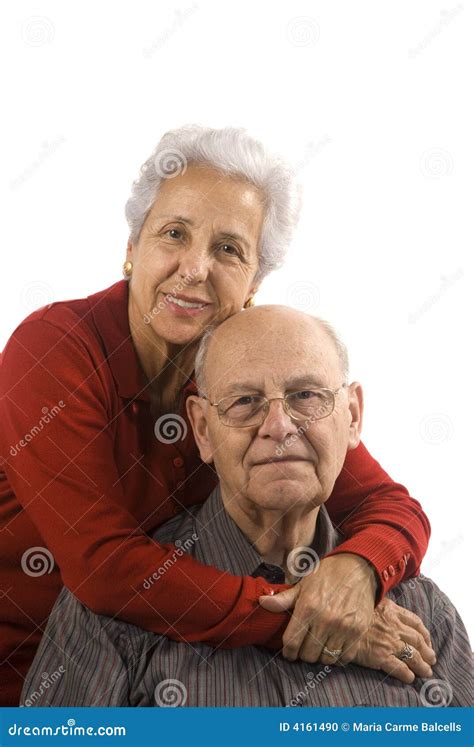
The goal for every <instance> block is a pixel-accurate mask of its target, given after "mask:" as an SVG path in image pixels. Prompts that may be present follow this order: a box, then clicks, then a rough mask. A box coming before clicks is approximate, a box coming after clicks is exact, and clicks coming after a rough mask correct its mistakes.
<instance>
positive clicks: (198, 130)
mask: <svg viewBox="0 0 474 747" xmlns="http://www.w3.org/2000/svg"><path fill="white" fill-rule="evenodd" d="M191 163H195V164H203V165H206V166H210V167H211V168H214V169H216V170H217V171H220V172H222V173H223V174H225V175H226V176H234V177H238V178H242V179H245V180H246V181H248V182H250V184H253V185H254V186H256V187H257V188H258V189H259V190H260V191H261V193H262V195H263V199H264V207H265V218H264V222H263V228H262V236H261V240H260V246H259V269H258V272H257V274H256V277H255V280H257V281H258V282H259V281H260V280H262V278H264V277H265V275H267V274H268V273H269V272H271V271H272V270H276V269H277V268H278V267H280V266H281V265H282V264H283V261H284V258H285V254H286V251H287V249H288V246H289V243H290V240H291V236H292V233H293V229H294V228H295V226H296V224H297V222H298V216H299V210H300V190H299V187H298V185H297V184H296V179H295V172H294V170H293V169H292V168H291V166H290V165H289V164H288V163H287V162H286V161H284V160H283V159H282V158H280V157H279V156H276V155H274V154H271V153H268V152H267V151H266V150H265V149H264V147H263V145H262V144H261V143H260V142H259V141H258V140H255V139H254V138H252V137H250V135H248V134H247V133H246V131H245V130H244V129H240V128H234V127H225V128H222V129H218V130H215V129H211V128H209V127H201V126H199V125H189V126H186V127H180V128H179V129H176V130H170V131H169V132H167V133H166V134H165V135H163V137H162V138H161V140H160V142H159V143H158V145H157V147H156V148H155V151H154V152H153V153H152V155H151V156H150V158H149V159H148V160H147V161H145V163H144V164H143V166H142V167H141V169H140V175H139V177H138V179H136V181H135V182H134V183H133V186H132V193H131V196H130V198H129V199H128V200H127V203H126V205H125V215H126V218H127V221H128V225H129V227H130V240H131V241H132V242H134V243H136V242H137V240H138V238H139V236H140V231H141V229H142V226H143V224H144V222H145V220H146V217H147V215H148V213H149V211H150V209H151V207H152V205H153V203H154V201H155V200H156V197H157V194H158V191H159V188H160V185H161V184H162V182H163V180H164V179H170V178H172V177H174V176H178V175H179V174H182V173H184V172H185V171H186V168H187V167H188V165H189V164H191Z"/></svg>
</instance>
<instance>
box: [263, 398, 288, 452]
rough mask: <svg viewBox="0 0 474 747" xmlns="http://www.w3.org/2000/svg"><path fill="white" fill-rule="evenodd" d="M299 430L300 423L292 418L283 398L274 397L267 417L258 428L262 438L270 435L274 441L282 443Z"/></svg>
mask: <svg viewBox="0 0 474 747" xmlns="http://www.w3.org/2000/svg"><path fill="white" fill-rule="evenodd" d="M297 431H298V424H297V423H296V422H295V421H294V420H293V418H290V416H289V415H288V413H287V412H286V410H285V406H284V402H283V400H282V399H272V401H271V402H270V405H269V408H268V413H267V417H266V418H265V420H264V421H263V423H262V425H261V426H260V428H259V430H258V435H259V436H260V437H261V438H265V437H267V438H268V437H270V438H272V439H273V440H274V441H277V442H278V443H281V442H282V441H284V440H285V438H287V437H288V436H292V435H293V434H294V433H297Z"/></svg>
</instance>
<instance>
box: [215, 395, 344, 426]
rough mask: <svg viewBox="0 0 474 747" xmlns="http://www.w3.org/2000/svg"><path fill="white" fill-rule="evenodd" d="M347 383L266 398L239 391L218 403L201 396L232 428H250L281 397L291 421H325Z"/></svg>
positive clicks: (262, 418) (263, 418) (264, 416)
mask: <svg viewBox="0 0 474 747" xmlns="http://www.w3.org/2000/svg"><path fill="white" fill-rule="evenodd" d="M345 386H346V384H342V385H341V386H340V387H339V388H338V389H334V390H333V389H320V388H318V389H304V390H303V391H301V392H290V393H289V394H285V396H284V397H273V398H272V399H267V398H266V397H264V396H263V395H262V394H238V395H234V396H232V397H224V398H223V399H220V400H219V401H218V402H211V401H210V399H209V398H208V397H206V396H205V395H202V398H203V399H205V400H207V401H208V402H209V404H210V405H211V406H212V407H217V414H218V416H219V420H220V421H221V423H222V424H223V425H226V426H228V427H229V428H250V427H251V426H260V425H262V423H263V422H264V420H265V418H266V417H267V415H268V411H269V409H270V402H273V401H276V400H281V402H283V407H284V409H285V412H286V413H287V415H289V417H290V418H291V419H292V420H309V421H311V422H313V421H315V420H322V419H323V418H327V417H328V416H329V415H331V414H332V412H333V411H334V407H335V404H336V394H338V392H340V391H341V389H343V388H344V387H345Z"/></svg>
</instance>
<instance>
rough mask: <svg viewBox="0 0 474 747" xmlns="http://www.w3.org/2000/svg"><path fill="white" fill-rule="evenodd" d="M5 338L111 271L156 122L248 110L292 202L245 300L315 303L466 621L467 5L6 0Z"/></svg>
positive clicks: (229, 116) (249, 124)
mask: <svg viewBox="0 0 474 747" xmlns="http://www.w3.org/2000/svg"><path fill="white" fill-rule="evenodd" d="M2 15H3V19H2V22H1V26H0V29H1V30H0V35H1V36H0V49H1V50H2V55H4V59H3V61H2V72H3V80H4V82H3V90H4V94H3V103H4V107H3V115H2V124H1V127H2V130H3V137H2V138H1V150H2V164H3V166H2V171H1V189H2V205H3V206H4V207H5V208H6V210H5V213H4V216H3V219H2V229H3V230H2V243H3V251H2V264H1V269H2V273H1V276H2V296H3V303H2V314H1V328H0V349H1V348H2V347H3V346H4V344H5V343H6V341H7V339H8V337H9V335H10V334H11V332H12V331H13V329H14V327H15V326H16V325H17V324H18V323H19V322H20V321H21V320H22V319H23V318H24V317H25V316H27V315H28V314H29V313H30V312H31V311H32V310H33V309H34V308H37V307H39V306H42V305H44V304H46V303H49V302H51V301H53V300H62V299H67V298H75V297H81V296H84V295H89V294H91V293H94V292H96V291H98V290H100V289H102V288H105V287H107V286H109V285H111V284H112V283H113V282H115V281H116V280H118V279H120V277H121V265H122V262H123V259H124V252H125V246H126V241H127V226H126V222H125V219H124V213H123V206H124V203H125V200H126V198H127V196H128V193H129V188H130V184H131V182H132V180H133V179H134V178H135V177H136V174H137V172H138V168H139V166H140V164H141V163H142V162H143V161H144V160H145V159H146V158H147V157H148V155H149V154H150V152H151V150H152V149H153V147H154V146H155V144H156V143H157V141H158V140H159V138H160V137H161V136H162V134H163V133H164V132H165V131H166V130H168V129H169V128H172V127H176V126H180V125H182V124H186V123H193V122H196V123H200V124H204V125H210V126H217V127H219V126H224V125H237V126H245V127H246V128H247V129H248V130H249V131H250V132H251V133H252V134H254V135H255V136H257V137H259V138H260V139H262V140H263V141H264V142H265V143H266V144H267V145H268V146H269V147H271V148H273V149H277V150H279V151H280V152H282V153H283V154H284V155H286V156H287V157H289V158H290V159H292V160H293V161H294V162H295V163H296V164H297V165H298V170H299V176H300V179H301V182H302V184H303V186H304V207H303V214H302V219H301V223H300V228H299V230H298V233H297V235H296V237H295V241H294V244H293V246H292V248H291V251H290V255H289V258H288V261H287V264H286V266H285V269H284V270H282V271H279V272H278V273H275V274H274V275H273V276H270V277H269V278H268V279H267V280H266V282H265V284H264V287H263V288H262V290H261V291H260V293H259V295H258V302H270V303H287V304H290V305H294V306H296V307H298V308H301V309H303V310H306V311H308V312H310V313H315V314H318V315H321V316H323V317H325V318H327V319H328V320H329V321H331V322H332V323H333V324H335V326H336V327H337V328H338V329H339V331H340V333H341V335H342V337H343V339H344V340H345V341H346V343H347V344H348V347H349V352H350V354H351V359H352V376H353V378H355V379H358V380H359V381H361V382H362V383H363V385H364V387H365V394H366V416H365V429H364V440H365V443H366V445H367V446H368V448H369V450H370V451H371V452H372V454H373V455H374V456H375V457H376V458H377V459H378V460H379V461H380V462H381V464H382V466H383V467H384V468H385V469H386V470H387V471H388V472H389V474H390V475H391V476H392V477H393V478H394V479H396V480H397V481H399V482H402V483H403V484H405V485H406V486H407V487H408V488H409V489H410V491H411V493H412V495H413V496H415V497H417V498H418V499H419V500H420V501H421V502H422V504H423V506H424V508H425V510H426V512H427V514H428V516H429V518H430V519H431V523H432V530H433V531H432V538H431V543H430V548H429V551H428V554H427V557H426V560H425V562H424V564H423V571H424V573H425V574H426V575H430V576H432V577H433V578H434V579H435V580H436V581H437V582H438V583H439V585H440V586H441V587H442V588H443V589H444V590H445V591H446V592H447V593H448V595H449V596H450V597H451V599H452V600H453V602H454V603H455V604H456V605H457V607H458V609H459V610H460V612H461V614H462V616H463V618H464V620H465V623H466V625H467V627H468V630H469V631H470V634H471V640H472V637H473V634H474V611H473V608H472V602H471V596H472V549H471V548H472V538H471V539H470V535H471V533H472V529H471V526H470V521H471V520H472V509H471V504H472V500H473V497H474V496H473V492H474V491H473V490H472V482H471V479H470V477H469V469H470V467H469V464H470V461H471V458H472V438H471V433H472V423H473V410H472V400H473V391H472V389H473V388H472V366H471V365H470V363H471V361H472V356H471V354H470V353H471V344H472V342H471V335H470V332H468V330H467V324H466V320H467V318H468V315H470V318H472V306H471V307H470V304H469V301H470V300H471V299H470V295H469V291H470V294H471V296H472V278H471V270H472V264H471V262H470V258H471V255H472V252H473V249H474V243H473V230H472V212H473V211H472V203H473V189H472V178H473V173H474V168H473V165H474V164H473V144H472V143H473V132H474V122H473V116H472V103H473V89H472V70H473V69H474V51H473V45H472V37H473V15H474V9H473V4H472V3H469V2H465V3H464V6H463V5H462V4H461V3H458V4H456V0H454V2H453V1H452V0H446V5H444V4H442V3H439V2H437V1H433V0H429V1H425V2H413V1H412V0H410V1H408V0H404V1H403V2H396V3H395V2H392V3H389V2H385V3H380V2H379V1H377V2H376V1H375V0H374V2H368V1H365V2H358V3H354V2H349V1H348V2H309V1H308V2H302V1H298V0H292V1H291V2H275V1H274V0H272V1H271V2H263V1H260V2H258V1H257V0H252V1H251V2H248V1H245V2H244V1H243V0H239V1H238V2H234V1H233V2H229V1H227V2H222V1H217V0H187V2H186V0H183V2H160V3H157V2H155V1H151V0H150V1H148V0H139V1H138V2H133V3H132V2H130V1H129V2H123V1H122V2H91V0H88V1H87V2H85V1H84V0H83V2H81V3H71V2H68V3H65V2H59V0H57V1H56V2H40V1H38V2H36V3H33V2H25V1H23V2H11V3H10V4H9V5H8V4H6V3H5V4H3V5H2Z"/></svg>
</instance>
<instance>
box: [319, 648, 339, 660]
mask: <svg viewBox="0 0 474 747" xmlns="http://www.w3.org/2000/svg"><path fill="white" fill-rule="evenodd" d="M323 654H326V656H331V658H333V659H338V658H339V656H340V655H341V654H342V648H334V649H330V648H326V646H324V647H323Z"/></svg>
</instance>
